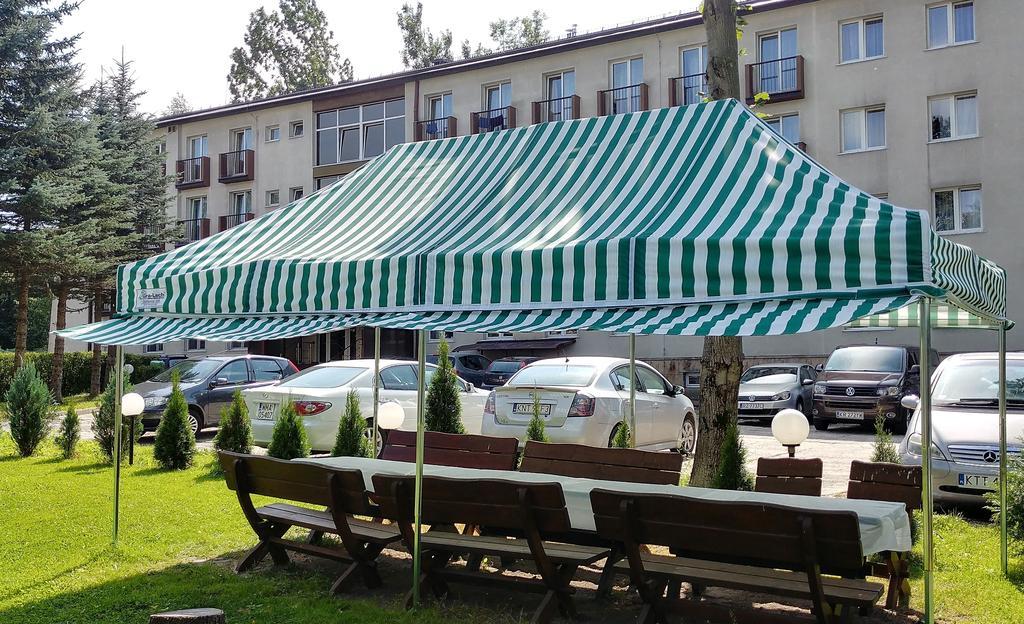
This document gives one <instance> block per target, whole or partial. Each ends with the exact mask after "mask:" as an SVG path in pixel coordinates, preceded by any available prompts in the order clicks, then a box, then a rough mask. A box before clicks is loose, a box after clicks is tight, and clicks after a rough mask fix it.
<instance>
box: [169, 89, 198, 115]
mask: <svg viewBox="0 0 1024 624" xmlns="http://www.w3.org/2000/svg"><path fill="white" fill-rule="evenodd" d="M191 111H192V105H191V104H189V101H188V98H187V97H185V94H184V93H182V92H181V91H178V92H177V93H175V94H174V97H173V98H171V103H170V104H168V105H167V108H165V109H164V112H163V116H164V117H172V116H174V115H184V114H185V113H188V112H191Z"/></svg>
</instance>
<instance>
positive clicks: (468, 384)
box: [466, 381, 476, 392]
mask: <svg viewBox="0 0 1024 624" xmlns="http://www.w3.org/2000/svg"><path fill="white" fill-rule="evenodd" d="M474 390H476V386H474V385H473V384H471V383H469V382H468V381H467V382H466V392H472V391H474Z"/></svg>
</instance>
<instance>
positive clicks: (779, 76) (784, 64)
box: [747, 56, 804, 104]
mask: <svg viewBox="0 0 1024 624" xmlns="http://www.w3.org/2000/svg"><path fill="white" fill-rule="evenodd" d="M758 93H767V94H768V97H769V102H786V101H788V100H799V99H802V98H803V97H804V57H802V56H789V57H786V58H781V59H776V60H772V61H761V62H760V63H753V64H751V65H747V103H748V104H753V103H754V96H755V95H757V94H758Z"/></svg>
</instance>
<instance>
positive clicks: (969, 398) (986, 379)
mask: <svg viewBox="0 0 1024 624" xmlns="http://www.w3.org/2000/svg"><path fill="white" fill-rule="evenodd" d="M998 399H999V367H998V365H997V363H996V361H995V360H988V361H985V360H981V361H978V360H975V361H965V362H960V363H957V364H956V365H955V366H950V367H949V368H946V369H945V370H943V371H942V375H941V376H940V377H939V378H938V379H937V380H936V381H935V385H934V387H933V388H932V400H933V401H934V402H935V403H938V404H946V405H949V404H953V403H956V404H966V405H969V404H971V403H975V404H978V405H995V404H996V403H997V402H998ZM1006 401H1007V402H1008V403H1018V404H1020V403H1024V362H1014V361H1008V362H1007V363H1006Z"/></svg>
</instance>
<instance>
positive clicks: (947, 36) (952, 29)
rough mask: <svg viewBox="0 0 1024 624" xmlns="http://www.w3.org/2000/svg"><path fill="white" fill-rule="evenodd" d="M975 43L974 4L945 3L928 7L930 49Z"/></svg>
mask: <svg viewBox="0 0 1024 624" xmlns="http://www.w3.org/2000/svg"><path fill="white" fill-rule="evenodd" d="M972 41H974V3H973V2H943V3H941V4H933V5H931V6H929V7H928V47H929V48H944V47H946V46H951V45H959V44H961V43H971V42H972Z"/></svg>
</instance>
